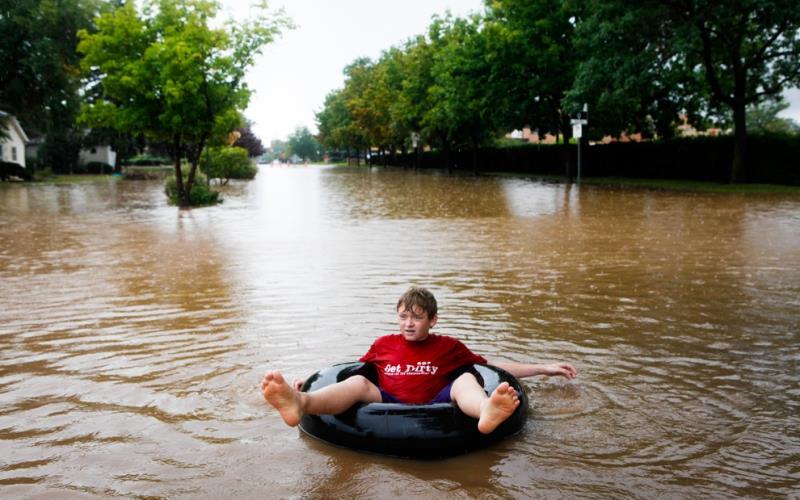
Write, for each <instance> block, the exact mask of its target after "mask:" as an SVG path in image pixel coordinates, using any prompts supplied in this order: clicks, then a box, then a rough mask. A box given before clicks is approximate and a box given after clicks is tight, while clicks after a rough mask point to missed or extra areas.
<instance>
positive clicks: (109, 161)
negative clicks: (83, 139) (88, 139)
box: [78, 144, 117, 167]
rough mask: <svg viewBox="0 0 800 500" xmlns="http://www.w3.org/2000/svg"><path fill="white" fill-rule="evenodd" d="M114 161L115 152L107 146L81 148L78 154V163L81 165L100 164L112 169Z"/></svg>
mask: <svg viewBox="0 0 800 500" xmlns="http://www.w3.org/2000/svg"><path fill="white" fill-rule="evenodd" d="M116 161H117V152H116V151H114V150H113V149H111V146H109V145H107V144H106V145H102V146H92V147H89V148H83V149H81V151H80V153H78V162H79V163H81V164H82V165H85V164H87V163H92V162H100V163H105V164H106V165H111V166H112V167H113V166H114V164H115V163H116Z"/></svg>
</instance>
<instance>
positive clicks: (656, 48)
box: [567, 0, 708, 138]
mask: <svg viewBox="0 0 800 500" xmlns="http://www.w3.org/2000/svg"><path fill="white" fill-rule="evenodd" d="M665 10H666V7H665V6H663V5H656V4H650V5H643V4H640V3H635V4H631V3H630V2H624V1H615V0H601V1H594V2H591V3H590V8H588V9H587V17H586V18H585V19H584V20H583V21H582V22H581V23H579V24H578V25H577V26H576V43H575V46H576V49H577V50H578V52H579V53H580V54H581V59H580V63H579V67H578V71H577V75H576V77H575V82H574V85H573V87H572V89H570V91H569V92H568V93H567V102H568V106H569V107H573V108H578V107H579V106H580V104H581V103H584V102H586V103H590V104H591V108H592V121H591V131H592V132H593V134H594V135H595V137H598V136H602V135H606V134H607V135H612V136H618V135H620V134H621V133H625V132H627V133H637V132H638V133H642V134H643V135H644V136H646V137H652V136H654V135H657V136H658V137H662V138H664V137H671V136H672V135H674V130H675V126H676V125H677V124H678V123H679V122H680V115H682V114H685V115H687V117H688V118H689V119H690V121H691V122H692V123H694V124H697V123H698V120H699V114H700V113H701V111H708V110H707V109H706V108H705V107H704V106H703V102H704V101H707V99H706V97H707V96H706V94H705V90H704V88H703V87H702V86H701V85H698V81H697V79H696V77H695V75H693V74H692V72H690V71H687V69H686V66H685V65H684V64H676V56H675V54H676V50H675V47H674V46H673V41H672V40H671V37H672V36H673V34H672V29H673V28H672V26H669V25H666V26H665V25H664V22H663V20H664V18H665V17H667V12H666V11H665Z"/></svg>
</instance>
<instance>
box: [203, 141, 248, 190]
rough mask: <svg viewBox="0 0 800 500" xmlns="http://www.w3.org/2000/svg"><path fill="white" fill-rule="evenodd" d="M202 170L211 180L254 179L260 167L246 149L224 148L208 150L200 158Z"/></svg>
mask: <svg viewBox="0 0 800 500" xmlns="http://www.w3.org/2000/svg"><path fill="white" fill-rule="evenodd" d="M200 169H201V170H202V171H203V172H204V173H205V174H206V175H207V176H208V177H209V178H211V179H220V180H224V181H225V183H227V182H228V180H230V179H252V178H254V177H255V176H256V173H258V167H256V166H255V164H254V163H253V162H252V161H251V160H250V157H249V156H248V154H247V150H246V149H244V148H238V147H230V146H223V147H218V148H208V149H207V150H206V152H205V153H204V154H203V155H202V156H201V158H200Z"/></svg>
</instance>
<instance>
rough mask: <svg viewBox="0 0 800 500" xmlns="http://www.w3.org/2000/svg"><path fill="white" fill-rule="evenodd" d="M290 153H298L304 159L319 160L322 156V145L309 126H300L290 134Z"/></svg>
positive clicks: (288, 141)
mask: <svg viewBox="0 0 800 500" xmlns="http://www.w3.org/2000/svg"><path fill="white" fill-rule="evenodd" d="M287 143H288V154H289V155H292V154H296V155H297V156H299V157H300V158H303V159H304V160H312V161H317V160H319V157H320V145H319V142H318V141H317V138H316V137H314V136H313V135H312V134H311V132H310V131H309V130H308V128H307V127H298V128H296V129H295V131H294V132H293V133H292V134H291V135H290V136H289V138H288V140H287Z"/></svg>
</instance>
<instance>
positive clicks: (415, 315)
mask: <svg viewBox="0 0 800 500" xmlns="http://www.w3.org/2000/svg"><path fill="white" fill-rule="evenodd" d="M437 319H438V318H437V317H436V316H434V317H433V318H428V313H427V312H426V311H423V310H422V308H420V307H412V308H411V310H408V309H406V308H405V306H403V305H401V306H400V307H398V308H397V322H398V323H399V324H400V333H402V334H403V337H405V339H406V340H408V341H409V342H419V341H421V340H425V339H426V338H428V333H429V332H430V330H431V328H433V326H434V325H435V324H436V320H437Z"/></svg>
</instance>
